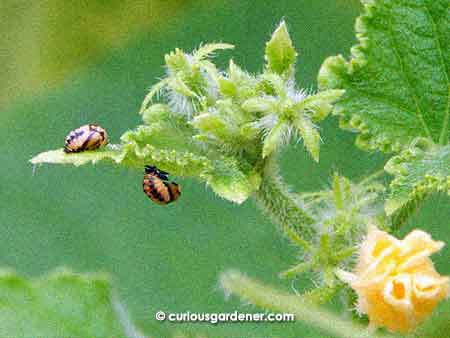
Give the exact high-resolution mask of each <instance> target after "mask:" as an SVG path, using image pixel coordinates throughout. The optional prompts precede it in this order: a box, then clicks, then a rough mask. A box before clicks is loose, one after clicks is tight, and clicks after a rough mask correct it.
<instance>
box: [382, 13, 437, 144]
mask: <svg viewBox="0 0 450 338" xmlns="http://www.w3.org/2000/svg"><path fill="white" fill-rule="evenodd" d="M387 30H388V33H389V38H390V42H391V46H392V50H393V52H394V54H395V57H396V59H397V62H398V63H399V65H400V70H399V72H398V73H399V74H400V76H401V77H402V78H403V80H404V81H405V83H406V85H407V87H408V91H409V92H410V95H411V97H412V99H413V101H414V104H415V106H416V113H417V114H416V116H417V117H418V118H419V120H420V123H421V125H422V127H423V129H424V131H425V133H426V134H427V136H428V137H429V138H430V139H431V140H432V139H433V138H432V136H431V132H430V130H429V129H428V126H427V124H426V123H425V119H424V117H423V112H422V109H421V108H420V105H419V100H418V97H417V94H416V89H415V87H414V86H413V85H412V82H411V80H410V78H409V76H408V72H407V71H406V67H405V62H404V60H403V57H402V56H401V53H400V52H399V50H398V48H397V44H396V43H397V41H396V39H395V34H394V32H393V30H392V20H389V21H388V24H387Z"/></svg>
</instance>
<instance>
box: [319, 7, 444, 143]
mask: <svg viewBox="0 0 450 338" xmlns="http://www.w3.org/2000/svg"><path fill="white" fill-rule="evenodd" d="M449 20H450V2H449V1H448V0H416V1H409V0H374V1H366V5H365V14H364V15H363V16H361V17H360V18H359V19H358V21H357V23H356V32H357V37H358V39H359V45H357V46H355V47H354V48H353V49H352V57H351V59H350V60H349V61H347V60H345V59H344V58H343V57H342V56H335V57H330V58H328V59H327V60H326V61H325V62H324V64H323V66H322V68H321V71H320V74H319V85H320V86H321V87H322V88H332V89H345V91H346V93H345V95H344V96H343V97H342V99H341V100H340V101H339V102H338V103H337V104H336V110H335V112H336V113H337V115H339V116H340V118H341V125H342V126H343V127H345V128H350V129H352V130H355V131H357V132H359V133H360V135H359V137H358V140H357V144H359V145H360V146H361V147H362V148H364V149H371V150H375V149H376V150H381V151H386V152H390V151H398V150H400V149H401V148H404V147H405V146H408V145H409V143H410V142H411V141H412V140H414V139H415V138H417V137H426V138H429V139H431V140H433V141H434V142H435V143H441V144H447V143H448V139H449V130H450V128H449V124H450V120H449V106H450V104H449V84H450V81H449V79H450V74H449V70H450V24H449Z"/></svg>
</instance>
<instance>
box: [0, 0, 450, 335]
mask: <svg viewBox="0 0 450 338" xmlns="http://www.w3.org/2000/svg"><path fill="white" fill-rule="evenodd" d="M360 10H361V5H360V4H359V2H358V1H357V0H321V1H317V0H308V1H307V0H297V1H292V0H277V1H264V0H261V1H251V0H245V1H244V0H240V1H237V0H236V1H234V0H229V1H219V0H209V1H198V0H197V1H188V0H184V1H183V0H178V1H118V0H117V1H116V0H115V1H102V0H97V1H90V2H87V1H86V2H84V1H80V2H66V1H55V0H49V1H34V2H29V1H20V0H15V1H10V0H7V1H2V2H1V3H0V13H1V14H0V15H1V17H0V33H1V34H0V45H1V47H0V48H1V53H0V61H1V64H2V68H3V70H2V76H1V78H0V107H1V114H0V163H1V166H0V177H1V178H0V191H1V195H0V205H1V207H0V236H1V238H2V245H1V246H0V264H1V265H2V266H7V267H13V268H15V269H17V270H18V271H19V272H20V273H22V274H25V275H28V276H37V275H40V274H42V273H45V272H46V271H48V270H51V269H53V268H55V267H57V266H61V265H65V266H68V267H71V268H73V269H74V270H76V271H99V270H100V271H105V272H109V273H111V274H112V275H113V276H114V279H115V283H116V285H117V288H118V291H119V293H120V296H121V299H122V300H123V301H124V303H125V304H126V305H127V307H128V308H129V310H130V312H131V315H132V317H133V319H134V321H135V323H136V324H137V325H138V326H139V327H141V328H142V329H143V330H144V332H145V333H147V334H150V335H152V336H154V337H169V335H170V332H173V331H185V332H203V333H207V334H208V335H209V336H210V337H236V338H237V337H246V338H251V337H255V338H256V337H258V338H261V337H285V338H291V337H292V338H307V337H308V338H313V337H323V338H325V337H330V336H329V335H324V334H321V333H319V332H316V331H314V330H313V329H312V328H309V327H306V326H303V325H302V324H301V323H299V322H298V323H296V324H251V323H246V324H241V325H237V324H222V325H216V326H214V325H208V324H193V325H184V324H167V323H159V322H156V320H154V314H155V312H156V311H157V310H165V311H172V312H175V311H178V312H183V311H191V312H224V311H233V310H235V309H238V310H240V311H241V312H245V311H251V310H253V309H254V308H253V307H251V306H247V305H245V304H242V303H241V302H240V301H239V300H237V299H233V298H232V299H230V300H226V299H225V297H224V295H223V292H222V291H221V290H220V289H219V288H218V283H217V278H218V274H219V273H220V272H221V271H224V270H226V269H228V268H237V269H239V270H241V271H244V272H246V273H247V274H248V275H249V276H252V277H256V278H259V279H261V280H263V281H265V282H267V283H271V284H274V285H278V286H279V287H281V288H285V289H296V290H302V289H303V288H304V287H306V286H308V285H309V283H310V282H309V281H308V280H307V279H305V280H302V281H296V282H294V283H292V282H289V281H287V282H286V281H280V280H279V279H278V278H277V273H278V272H279V271H281V270H283V269H285V268H287V267H288V266H289V265H291V264H293V263H294V262H295V259H296V255H297V252H296V251H295V250H294V248H292V247H291V246H290V245H289V244H288V243H287V241H286V240H285V239H283V238H282V236H281V234H280V233H279V232H278V231H277V230H276V228H275V227H274V226H273V225H272V224H270V223H269V222H268V221H267V219H266V217H264V215H262V214H261V213H260V211H259V209H258V208H257V206H256V205H255V203H254V201H251V200H250V201H248V202H246V203H244V204H243V205H241V206H237V205H233V204H231V203H230V202H227V201H224V200H221V199H220V198H218V197H216V196H215V195H214V194H213V193H212V192H211V190H210V189H208V188H206V187H205V186H204V185H203V184H199V183H198V182H196V181H193V180H186V179H179V183H181V184H182V185H183V196H182V198H181V199H180V201H179V202H177V203H175V204H173V205H170V206H167V207H160V206H157V205H155V204H152V203H151V202H150V201H149V200H148V198H147V197H146V196H145V195H144V194H143V193H142V191H141V190H142V188H141V179H142V176H141V173H140V172H137V171H134V170H126V169H123V168H116V167H111V166H104V165H96V166H86V167H81V168H74V167H71V166H66V167H62V166H42V167H39V168H37V171H36V174H35V175H34V176H33V175H32V168H31V165H30V164H29V163H28V160H29V159H30V158H31V157H32V156H33V155H34V154H37V153H39V152H41V151H44V150H47V149H54V148H58V147H61V146H62V145H63V140H64V137H65V135H66V134H67V133H68V132H69V131H70V130H71V129H73V128H75V127H78V126H79V125H81V124H85V123H91V122H97V123H99V124H101V125H102V126H104V127H105V128H106V129H107V130H108V132H109V134H110V136H111V141H112V143H114V142H118V140H119V136H120V135H121V134H122V133H123V132H124V131H125V130H127V129H130V128H133V127H134V126H136V125H137V124H139V123H140V117H139V115H138V114H137V111H138V108H139V105H140V103H141V101H142V99H143V97H144V95H145V94H146V92H147V89H148V88H149V86H150V85H151V84H153V83H154V82H155V81H156V79H157V78H158V77H160V76H162V74H163V72H164V69H163V68H162V65H163V62H164V54H165V53H168V52H169V51H171V50H173V49H174V48H175V47H180V48H182V49H185V50H187V51H189V50H191V49H194V48H196V47H197V46H198V45H199V44H200V43H202V42H217V41H223V42H229V43H233V44H235V45H236V49H235V50H233V51H226V52H223V53H222V54H221V55H220V56H219V57H218V58H217V61H218V63H219V64H220V65H222V66H223V67H225V66H226V64H227V62H226V61H227V59H228V58H230V57H232V58H233V59H234V60H235V61H236V63H237V64H239V65H241V66H243V67H244V68H246V69H248V70H250V71H253V72H257V71H258V70H260V69H261V68H262V65H263V54H264V52H263V49H264V44H265V42H266V41H267V40H268V39H269V37H270V34H271V32H272V31H273V30H274V29H275V27H276V25H277V24H278V22H279V21H280V19H282V18H284V19H285V20H286V21H287V23H288V27H289V30H290V33H291V36H292V39H293V41H294V43H295V46H296V48H297V50H298V51H299V62H298V67H297V80H298V82H299V83H300V84H301V85H302V86H304V87H306V88H315V78H316V74H317V72H318V69H319V67H320V65H321V63H322V61H323V60H324V58H325V57H327V56H329V55H335V54H338V53H342V54H344V55H346V56H348V54H349V49H350V47H351V46H352V45H353V44H354V43H355V37H354V31H353V24H354V20H355V18H356V17H357V15H358V14H359V12H360ZM322 137H323V141H324V144H323V146H322V148H321V162H320V164H315V163H313V161H311V159H310V157H309V156H308V155H307V153H306V152H305V150H304V149H303V147H302V145H301V144H300V145H298V146H296V147H294V146H292V147H290V148H289V149H288V150H287V151H285V152H284V154H283V157H282V160H283V169H284V175H285V178H286V180H287V182H288V183H289V184H290V185H291V186H292V188H293V190H300V189H301V190H303V191H310V190H315V189H322V188H326V187H327V186H328V185H329V176H330V174H331V173H333V172H334V171H339V172H340V173H342V174H344V175H346V176H348V177H350V178H352V179H358V178H360V177H363V176H365V175H366V174H368V173H370V172H372V171H373V170H376V169H380V168H382V166H383V163H384V162H385V160H386V158H385V157H383V156H381V155H380V154H367V153H364V152H362V151H360V150H358V149H356V148H355V147H354V146H353V141H354V136H353V135H351V134H349V133H345V132H343V131H340V130H339V129H337V121H336V119H335V118H329V119H328V120H326V122H325V123H324V124H323V125H322ZM449 215H450V208H449V203H448V198H446V197H444V196H436V197H434V198H433V199H432V200H430V201H428V202H427V204H426V206H425V208H424V211H423V213H421V214H420V215H418V216H416V217H415V218H414V219H413V220H412V221H411V222H410V223H409V224H408V225H407V226H406V227H405V228H404V230H403V232H407V231H409V230H410V229H412V228H413V227H416V226H420V227H422V228H425V229H427V230H428V231H430V232H431V233H432V235H433V236H434V237H436V238H439V239H442V240H445V241H447V242H450V232H449V231H448V230H447V228H446V227H448V225H449V224H448V219H449ZM449 256H450V251H449V249H448V248H446V249H444V250H443V251H442V254H441V255H440V256H439V257H437V258H436V261H437V264H438V268H439V270H440V271H441V272H443V273H447V274H448V273H449V272H450V265H449V264H448V257H449Z"/></svg>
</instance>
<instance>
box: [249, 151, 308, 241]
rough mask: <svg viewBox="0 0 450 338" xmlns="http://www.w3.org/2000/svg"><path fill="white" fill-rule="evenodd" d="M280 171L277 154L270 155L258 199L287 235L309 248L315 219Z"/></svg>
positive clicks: (257, 194) (265, 166) (257, 193)
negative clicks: (302, 204) (285, 181)
mask: <svg viewBox="0 0 450 338" xmlns="http://www.w3.org/2000/svg"><path fill="white" fill-rule="evenodd" d="M278 172H279V170H278V165H277V162H276V158H275V156H270V157H268V158H267V159H266V160H265V163H264V168H263V175H262V177H263V178H262V182H261V186H260V188H259V190H258V191H257V192H256V200H257V201H258V203H259V204H260V206H261V207H262V209H264V210H265V212H266V213H267V214H268V215H269V216H270V217H271V218H272V220H273V221H274V223H276V224H278V225H279V226H280V228H281V230H282V231H283V232H284V233H285V234H286V235H287V237H289V238H290V239H291V240H292V241H293V242H294V243H296V244H299V245H300V246H302V247H303V248H304V249H309V244H308V242H307V240H308V239H311V237H312V234H313V233H314V230H313V224H314V219H313V218H312V217H311V216H310V215H309V214H308V213H307V212H306V211H305V210H304V209H303V208H302V206H301V204H300V201H299V199H297V198H296V196H295V194H293V193H290V192H289V190H288V187H287V186H286V184H285V183H284V182H283V180H282V178H281V177H280V176H279V174H278Z"/></svg>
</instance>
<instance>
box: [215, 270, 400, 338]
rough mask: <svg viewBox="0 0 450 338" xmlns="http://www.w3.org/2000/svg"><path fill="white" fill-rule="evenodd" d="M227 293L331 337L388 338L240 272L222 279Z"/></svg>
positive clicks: (226, 275) (228, 274) (225, 275)
mask: <svg viewBox="0 0 450 338" xmlns="http://www.w3.org/2000/svg"><path fill="white" fill-rule="evenodd" d="M220 283H221V286H222V287H223V288H224V290H225V292H226V293H230V294H235V295H237V296H239V297H240V298H242V299H243V300H244V301H247V302H250V303H252V304H254V305H256V306H259V307H261V308H264V309H267V310H271V311H282V312H285V313H292V314H294V316H295V319H296V320H299V321H303V322H305V323H307V324H310V325H311V326H314V327H317V328H319V329H321V330H323V331H326V332H328V333H329V334H333V335H336V336H338V337H343V338H388V337H392V336H388V335H380V334H375V332H371V331H369V330H368V329H367V328H366V327H363V326H361V325H357V324H354V323H352V322H351V321H348V320H344V319H342V318H341V317H339V316H337V315H335V314H333V313H332V312H330V311H327V310H324V309H321V308H319V307H318V306H316V305H314V304H312V303H311V302H307V301H304V300H302V298H301V297H298V296H294V295H291V294H289V293H286V292H282V291H278V290H275V289H273V288H272V287H269V286H265V285H263V284H261V283H259V282H257V281H254V280H252V279H250V278H248V277H246V276H244V275H243V274H241V273H240V272H237V271H228V272H225V273H223V274H222V275H221V277H220Z"/></svg>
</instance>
